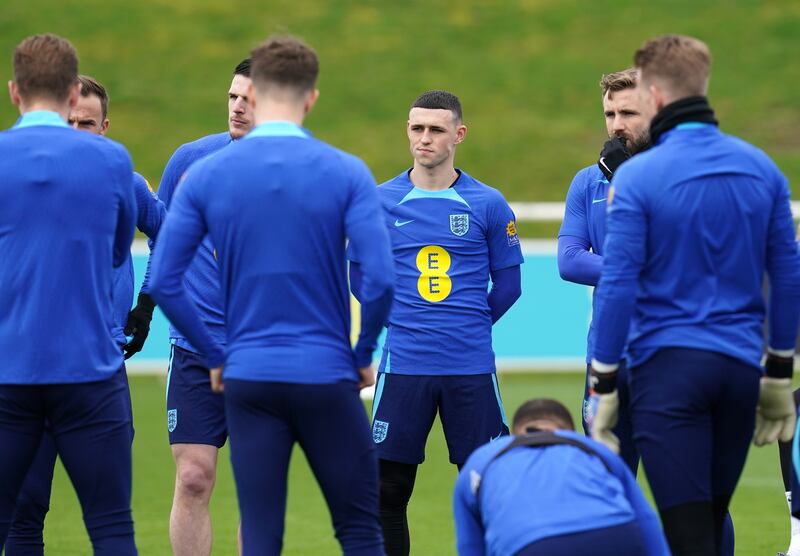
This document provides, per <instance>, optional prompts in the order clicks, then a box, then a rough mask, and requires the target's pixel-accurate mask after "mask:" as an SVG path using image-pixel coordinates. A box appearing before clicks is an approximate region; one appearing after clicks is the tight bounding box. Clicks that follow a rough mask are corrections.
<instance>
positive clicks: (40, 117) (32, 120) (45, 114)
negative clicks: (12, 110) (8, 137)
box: [14, 110, 69, 128]
mask: <svg viewBox="0 0 800 556" xmlns="http://www.w3.org/2000/svg"><path fill="white" fill-rule="evenodd" d="M35 125H50V126H56V127H69V125H67V122H65V121H64V119H63V118H62V117H61V115H60V114H59V113H58V112H50V111H49V110H34V111H32V112H26V113H25V114H23V115H22V116H20V117H19V119H18V120H17V123H15V124H14V128H20V127H32V126H35Z"/></svg>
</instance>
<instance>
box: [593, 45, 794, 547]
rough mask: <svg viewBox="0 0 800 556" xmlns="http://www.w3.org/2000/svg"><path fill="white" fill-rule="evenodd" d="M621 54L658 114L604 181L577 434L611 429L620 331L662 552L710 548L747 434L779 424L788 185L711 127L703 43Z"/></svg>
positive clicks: (762, 158) (789, 250)
mask: <svg viewBox="0 0 800 556" xmlns="http://www.w3.org/2000/svg"><path fill="white" fill-rule="evenodd" d="M635 63H636V67H637V68H638V69H639V71H640V79H641V86H642V89H643V91H644V92H645V94H647V95H648V97H649V99H650V102H651V103H652V104H653V107H654V108H655V110H656V112H657V114H656V116H655V118H654V119H653V121H652V123H651V126H650V135H651V138H652V141H653V147H652V148H651V149H650V150H649V151H647V152H644V153H642V154H640V155H638V156H636V157H634V158H632V159H631V160H629V161H628V162H626V163H625V164H623V165H622V166H621V167H620V168H619V169H618V170H617V173H616V174H615V175H614V180H613V186H614V191H615V192H614V194H613V198H612V199H611V204H610V207H609V213H608V221H607V230H606V234H607V235H606V242H605V254H604V258H603V272H602V275H601V277H600V283H599V285H598V291H597V297H596V300H595V323H596V328H597V339H596V344H595V350H594V354H593V359H592V375H593V376H592V382H593V385H594V389H595V391H596V392H597V393H598V394H599V395H600V400H599V404H598V411H597V415H596V417H595V422H594V425H593V430H592V436H593V437H594V438H595V439H598V440H600V441H602V442H605V443H607V444H608V445H609V446H613V447H617V445H618V440H617V439H616V438H615V437H614V435H613V433H611V431H610V429H611V427H612V426H613V425H614V423H615V421H616V417H617V406H618V399H617V394H616V382H617V377H616V372H617V366H618V362H619V360H620V358H621V357H622V353H623V349H624V348H625V344H626V340H627V344H628V345H627V359H628V363H629V365H630V375H631V382H630V388H631V412H632V416H633V431H634V440H635V442H636V448H637V449H638V450H639V453H640V454H641V457H642V463H643V465H644V469H645V472H646V473H647V478H648V480H649V482H650V486H651V487H652V491H653V497H654V498H655V501H656V505H657V506H658V509H659V512H660V514H661V520H662V522H663V525H664V531H665V533H666V536H667V540H668V541H669V545H670V548H671V549H672V552H673V554H675V555H678V556H680V555H684V554H692V555H708V556H716V555H717V554H718V552H719V549H720V545H721V539H722V532H723V523H724V520H725V514H726V512H727V509H728V505H729V502H730V499H731V496H732V495H733V492H734V489H735V488H736V483H737V482H738V480H739V476H740V475H741V472H742V468H743V467H744V462H745V458H746V456H747V450H748V445H749V443H750V440H751V438H752V439H753V440H754V442H755V443H756V444H757V445H761V444H765V443H768V442H775V441H776V440H778V439H779V438H780V439H782V440H787V439H789V438H791V435H792V431H793V428H794V422H795V408H794V402H793V399H792V389H791V377H792V366H793V354H794V345H795V339H796V336H797V328H798V322H799V321H800V255H799V254H798V251H797V244H796V242H795V237H794V226H793V223H792V215H791V211H790V207H789V188H788V184H787V181H786V178H785V177H784V176H783V175H782V174H781V173H780V171H779V170H778V168H777V167H776V166H775V164H774V163H773V162H772V161H771V160H770V159H769V157H768V156H766V155H765V154H764V153H763V152H762V151H760V150H758V149H756V148H754V147H753V146H751V145H749V144H747V143H745V142H744V141H742V140H740V139H737V138H735V137H731V136H728V135H725V134H723V133H721V132H720V131H719V129H718V128H717V120H716V118H715V117H714V112H713V110H712V109H711V107H710V105H709V103H708V100H707V99H706V96H705V95H706V91H707V90H708V80H709V71H710V65H711V56H710V52H709V50H708V47H707V46H706V45H705V44H704V43H702V42H701V41H699V40H697V39H694V38H691V37H686V36H680V35H668V36H663V37H659V38H656V39H652V40H650V41H648V42H646V43H645V44H644V45H643V46H642V47H641V48H640V49H639V50H638V51H637V52H636V56H635ZM765 271H766V273H767V274H768V276H769V280H770V286H771V287H770V300H769V311H768V314H769V320H770V326H769V352H768V356H767V359H766V366H765V371H766V376H763V377H762V374H761V367H760V361H761V355H762V351H763V337H762V329H763V321H764V315H765V307H764V300H763V295H762V288H761V286H762V280H763V277H764V272H765ZM629 333H630V334H629ZM759 383H760V388H759ZM754 430H755V432H753V431H754Z"/></svg>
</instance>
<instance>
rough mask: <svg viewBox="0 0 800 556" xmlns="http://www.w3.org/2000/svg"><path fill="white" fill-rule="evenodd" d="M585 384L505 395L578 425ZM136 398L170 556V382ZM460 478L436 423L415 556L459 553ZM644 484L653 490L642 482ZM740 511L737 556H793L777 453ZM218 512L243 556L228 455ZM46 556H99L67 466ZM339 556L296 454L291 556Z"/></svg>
mask: <svg viewBox="0 0 800 556" xmlns="http://www.w3.org/2000/svg"><path fill="white" fill-rule="evenodd" d="M582 380H583V376H582V375H581V374H578V373H536V374H534V373H518V374H516V373H515V374H506V375H501V376H500V386H501V393H502V396H503V399H504V401H505V406H506V410H507V412H508V414H509V418H510V417H511V415H512V414H513V412H514V410H515V409H516V408H517V407H518V406H519V405H520V404H521V403H522V402H523V401H525V400H526V399H528V398H532V397H540V396H547V397H553V398H556V399H558V400H561V401H562V402H563V403H565V404H567V406H568V407H570V409H572V410H573V416H574V417H575V419H576V422H578V409H579V407H580V399H581V393H582ZM131 391H132V394H133V404H134V415H135V425H136V439H135V442H134V462H133V469H134V485H133V487H134V488H133V513H134V520H135V522H136V540H137V544H138V547H139V553H140V554H143V555H147V556H160V555H168V554H171V552H170V547H169V535H168V520H169V510H170V506H171V502H172V487H173V479H174V465H173V462H172V457H171V455H170V450H169V445H168V442H167V430H166V407H165V399H164V380H163V378H160V377H141V376H137V377H131ZM676 449H678V448H677V447H676ZM455 475H456V471H455V468H454V467H453V466H452V465H450V464H449V463H448V458H447V448H446V446H445V443H444V438H443V435H442V431H441V427H440V426H439V424H438V422H437V424H436V425H435V426H434V428H433V431H432V432H431V436H430V438H429V441H428V446H427V452H426V461H425V463H424V464H423V465H422V467H421V468H420V470H419V474H418V476H417V485H416V488H415V491H414V497H413V498H412V500H411V504H410V506H409V521H410V524H411V542H412V554H420V555H434V554H435V555H440V554H455V540H454V539H455V536H454V530H453V522H452V518H451V511H450V496H451V493H452V492H451V491H452V484H453V481H454V480H455ZM640 479H641V477H640ZM641 482H642V483H643V484H645V482H644V481H643V480H642V481H641ZM731 512H732V514H733V519H734V524H735V527H736V553H737V554H774V553H775V552H777V551H778V550H779V549H785V548H786V543H787V542H788V538H789V519H788V512H787V509H786V502H785V499H784V495H783V487H782V485H781V479H780V469H779V466H778V457H777V449H776V448H775V447H774V446H772V447H767V448H752V449H751V450H750V454H749V458H748V461H747V466H746V467H745V472H744V475H743V476H742V479H741V481H740V483H739V487H738V489H737V491H736V493H735V495H734V498H733V506H732V510H731ZM211 513H212V523H213V528H214V548H213V554H214V555H229V554H230V555H235V554H236V527H237V523H238V510H237V506H236V493H235V490H234V485H233V478H232V474H231V469H230V461H229V454H228V451H227V449H226V448H225V449H223V450H222V452H221V454H220V462H219V472H218V478H217V485H216V488H215V490H214V495H213V497H212V504H211ZM45 549H46V553H47V554H58V555H79V554H80V555H82V554H90V553H91V549H90V545H89V541H88V537H87V535H86V532H85V529H84V527H83V523H82V521H81V512H80V507H79V506H78V502H77V498H76V496H75V494H74V491H73V490H72V486H71V485H70V483H69V480H68V478H67V476H66V474H65V472H64V470H63V468H62V467H61V464H60V463H59V464H58V468H57V470H56V478H55V482H54V485H53V497H52V501H51V510H50V514H49V516H48V519H47V523H46V526H45ZM337 553H339V551H338V545H337V544H336V541H335V540H334V538H333V529H332V527H331V524H330V518H329V516H328V513H327V509H326V507H325V503H324V500H323V499H322V495H321V493H320V491H319V487H318V486H317V484H316V481H315V480H314V478H313V475H312V474H311V472H310V470H309V468H308V465H307V464H306V461H305V457H304V456H303V454H302V452H301V451H300V450H295V453H294V454H293V456H292V465H291V469H290V473H289V501H288V510H287V515H286V533H285V537H284V554H287V555H315V556H316V555H321V554H337Z"/></svg>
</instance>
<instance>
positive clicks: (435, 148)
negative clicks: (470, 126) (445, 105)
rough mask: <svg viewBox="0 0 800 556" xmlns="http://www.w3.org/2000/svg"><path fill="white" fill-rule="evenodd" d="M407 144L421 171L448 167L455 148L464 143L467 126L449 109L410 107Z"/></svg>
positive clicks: (451, 161)
mask: <svg viewBox="0 0 800 556" xmlns="http://www.w3.org/2000/svg"><path fill="white" fill-rule="evenodd" d="M406 130H407V132H408V141H409V143H410V148H411V156H413V157H414V161H415V162H416V163H417V164H419V165H420V166H424V167H425V168H435V167H437V166H439V165H440V164H443V163H447V162H448V161H449V163H450V164H451V165H452V163H453V158H454V157H455V152H456V145H458V144H459V143H461V142H462V141H463V140H464V136H465V135H466V134H467V126H465V125H463V124H462V123H460V122H458V121H457V120H456V118H455V115H454V114H453V112H451V111H450V110H440V109H431V108H412V109H411V112H410V113H409V115H408V126H407V128H406Z"/></svg>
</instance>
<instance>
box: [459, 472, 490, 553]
mask: <svg viewBox="0 0 800 556" xmlns="http://www.w3.org/2000/svg"><path fill="white" fill-rule="evenodd" d="M468 463H469V462H468ZM470 469H471V468H470V467H469V465H465V466H464V468H463V469H462V471H461V472H460V473H459V474H458V478H457V479H456V486H455V490H454V491H453V518H454V520H455V526H456V546H457V549H458V554H459V556H484V555H485V554H486V546H485V543H484V540H483V535H484V531H483V525H482V524H481V519H480V515H479V513H478V508H477V503H476V499H475V496H473V494H472V490H471V487H470Z"/></svg>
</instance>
